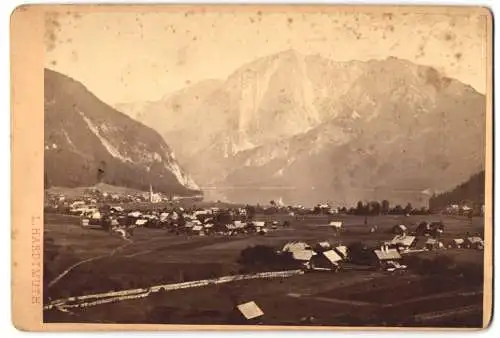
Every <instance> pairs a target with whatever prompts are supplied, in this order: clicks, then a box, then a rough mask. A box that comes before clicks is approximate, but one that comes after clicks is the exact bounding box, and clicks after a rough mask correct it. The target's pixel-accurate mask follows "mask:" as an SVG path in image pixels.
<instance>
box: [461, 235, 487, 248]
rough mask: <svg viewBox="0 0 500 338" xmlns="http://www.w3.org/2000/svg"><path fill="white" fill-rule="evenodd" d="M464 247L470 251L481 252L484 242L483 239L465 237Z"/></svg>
mask: <svg viewBox="0 0 500 338" xmlns="http://www.w3.org/2000/svg"><path fill="white" fill-rule="evenodd" d="M465 246H466V247H467V248H471V249H477V250H483V249H484V242H483V239H482V238H481V237H479V236H472V237H467V238H466V239H465Z"/></svg>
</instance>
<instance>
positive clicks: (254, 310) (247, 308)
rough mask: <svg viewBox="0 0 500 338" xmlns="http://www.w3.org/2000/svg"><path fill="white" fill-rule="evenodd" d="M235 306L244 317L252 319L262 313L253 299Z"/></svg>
mask: <svg viewBox="0 0 500 338" xmlns="http://www.w3.org/2000/svg"><path fill="white" fill-rule="evenodd" d="M237 308H238V310H239V311H240V312H241V314H242V315H243V316H244V317H245V318H246V319H253V318H257V317H260V316H262V315H264V312H262V310H261V309H260V307H259V306H258V305H257V304H255V302H253V301H252V302H248V303H244V304H240V305H238V306H237Z"/></svg>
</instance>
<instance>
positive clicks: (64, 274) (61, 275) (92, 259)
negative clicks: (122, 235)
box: [48, 240, 133, 288]
mask: <svg viewBox="0 0 500 338" xmlns="http://www.w3.org/2000/svg"><path fill="white" fill-rule="evenodd" d="M132 243H133V242H132V241H130V240H128V242H127V243H125V244H123V245H120V246H118V247H116V248H114V249H113V250H111V251H110V252H109V253H107V254H104V255H99V256H95V257H90V258H87V259H84V260H83V261H79V262H77V263H75V264H73V265H71V266H70V267H69V268H67V269H66V270H64V271H63V272H61V273H60V274H59V275H58V276H57V277H55V278H54V279H53V280H51V281H50V283H49V284H48V287H49V288H50V287H52V286H53V285H54V284H56V283H57V282H59V281H60V280H61V279H62V278H64V276H66V275H67V274H68V273H70V272H71V271H72V270H73V269H75V268H77V267H79V266H80V265H82V264H85V263H89V262H92V261H95V260H98V259H101V258H105V257H111V256H114V255H115V254H116V253H117V252H118V251H120V250H121V249H124V248H125V247H127V246H129V245H130V244H132Z"/></svg>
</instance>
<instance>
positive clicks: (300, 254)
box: [292, 250, 314, 261]
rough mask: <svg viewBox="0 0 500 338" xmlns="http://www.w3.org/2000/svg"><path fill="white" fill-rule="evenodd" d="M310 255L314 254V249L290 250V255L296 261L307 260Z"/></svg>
mask: <svg viewBox="0 0 500 338" xmlns="http://www.w3.org/2000/svg"><path fill="white" fill-rule="evenodd" d="M312 256H314V251H312V250H297V251H292V257H293V259H295V260H297V261H309V260H310V259H311V258H312Z"/></svg>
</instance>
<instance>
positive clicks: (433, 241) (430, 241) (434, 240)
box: [425, 238, 438, 245]
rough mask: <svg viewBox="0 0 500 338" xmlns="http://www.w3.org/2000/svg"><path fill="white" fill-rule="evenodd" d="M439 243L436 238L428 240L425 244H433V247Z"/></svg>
mask: <svg viewBox="0 0 500 338" xmlns="http://www.w3.org/2000/svg"><path fill="white" fill-rule="evenodd" d="M437 243H438V241H437V239H435V238H428V239H427V241H426V242H425V244H431V245H433V244H437Z"/></svg>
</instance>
